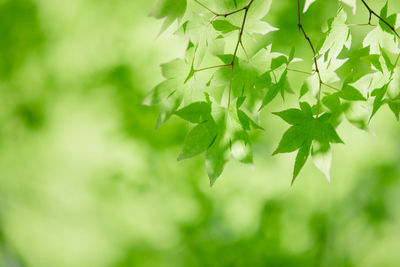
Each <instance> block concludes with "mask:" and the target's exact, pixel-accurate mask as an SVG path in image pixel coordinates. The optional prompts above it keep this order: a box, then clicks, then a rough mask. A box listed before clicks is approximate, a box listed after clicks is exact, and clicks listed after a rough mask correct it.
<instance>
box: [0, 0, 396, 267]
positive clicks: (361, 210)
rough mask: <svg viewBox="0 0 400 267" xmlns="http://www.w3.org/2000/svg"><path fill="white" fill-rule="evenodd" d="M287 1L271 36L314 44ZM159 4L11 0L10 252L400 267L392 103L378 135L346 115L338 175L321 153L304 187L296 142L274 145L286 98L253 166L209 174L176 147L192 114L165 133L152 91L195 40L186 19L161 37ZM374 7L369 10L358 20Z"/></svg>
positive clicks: (5, 137)
mask: <svg viewBox="0 0 400 267" xmlns="http://www.w3.org/2000/svg"><path fill="white" fill-rule="evenodd" d="M275 2H276V3H274V5H273V7H272V10H271V15H270V16H271V17H270V19H269V22H270V23H271V25H274V26H276V27H279V28H280V29H282V30H281V31H279V32H276V33H275V34H274V35H271V36H272V37H269V38H270V39H271V40H274V46H273V49H276V50H283V51H282V52H285V53H288V52H289V51H290V48H291V46H292V45H293V44H295V45H296V46H297V47H298V49H297V51H298V53H299V54H300V55H303V56H304V57H309V56H310V55H311V54H310V51H309V47H307V46H306V45H304V39H303V37H302V36H301V34H300V33H299V31H298V30H297V28H296V23H297V21H296V7H295V5H294V4H293V1H292V0H280V1H275ZM323 2H325V1H323V0H319V1H316V2H315V3H314V4H313V5H312V6H311V7H310V10H309V11H308V12H307V15H306V16H305V18H304V22H303V24H304V25H305V27H308V29H309V31H310V35H311V36H312V38H314V39H318V37H319V34H318V31H319V27H320V22H321V21H323V20H324V19H326V18H327V17H331V16H334V14H332V12H334V10H336V9H335V7H336V4H334V3H332V4H330V6H329V5H324V4H323ZM332 2H334V1H332ZM370 2H374V4H373V6H374V7H381V6H382V4H383V2H384V1H370ZM152 4H153V1H139V0H131V1H122V0H118V1H116V0H68V1H54V0H37V1H32V0H0V93H1V97H0V266H7V267H11V266H12V267H14V266H33V267H46V266H54V267H64V266H65V267H80V266H82V267H91V266H95V267H102V266H140V267H141V266H149V267H153V266H173V267H175V266H285V267H287V266H362V267H366V266H371V267H372V266H399V262H400V254H399V253H398V251H400V242H399V240H400V227H399V225H400V208H399V205H398V203H399V201H400V169H399V167H400V139H399V136H400V127H399V123H398V122H396V120H395V118H394V116H393V114H392V113H391V112H390V111H389V110H388V108H387V107H385V108H383V109H382V110H380V111H379V113H378V114H377V115H376V117H375V118H374V120H373V121H372V123H371V128H372V130H373V131H374V133H375V136H374V135H371V134H369V133H366V132H363V131H360V130H358V129H356V128H355V127H353V126H351V125H350V124H349V123H345V124H343V125H342V126H341V127H340V128H339V130H338V132H339V134H340V136H341V138H342V139H343V141H344V142H345V145H335V146H334V147H333V153H334V159H333V169H332V182H331V183H330V184H329V183H328V182H327V181H326V179H325V177H324V175H323V174H321V173H320V172H319V171H318V170H316V168H315V167H314V166H313V164H312V162H311V161H309V162H307V164H306V165H305V168H304V169H303V171H302V173H301V174H300V175H299V177H298V179H297V181H296V183H295V185H294V187H290V182H291V179H292V171H293V164H294V157H295V155H294V154H291V155H278V156H274V157H271V154H272V152H273V151H274V150H275V149H276V146H277V144H278V142H279V139H280V136H281V135H282V133H283V132H284V130H285V129H287V127H288V125H287V124H285V123H284V122H283V121H282V120H280V119H279V118H278V117H276V116H272V115H271V114H270V112H271V111H279V110H282V101H281V99H276V100H275V101H274V102H273V104H272V105H271V106H270V107H268V109H266V110H264V111H263V118H262V125H261V126H262V127H264V128H265V131H259V132H258V133H257V134H256V136H254V137H253V138H254V140H255V142H254V152H255V153H254V159H255V164H254V166H249V165H243V164H240V163H237V162H234V161H231V162H230V163H229V164H228V166H227V167H226V169H225V171H224V173H223V174H222V176H221V178H220V179H219V180H218V181H217V182H216V184H215V186H214V187H213V188H210V187H209V181H208V178H207V175H206V172H205V170H204V166H203V164H204V160H203V158H200V157H199V158H195V159H191V160H186V161H179V162H178V161H176V159H177V157H178V155H179V151H180V147H181V145H182V143H183V140H184V138H185V135H186V133H187V132H188V129H189V127H188V125H186V124H185V123H184V122H183V121H182V120H180V119H179V118H176V117H174V118H173V119H172V120H171V121H170V122H168V123H167V124H166V125H163V126H162V127H161V128H160V129H159V130H158V131H155V130H154V126H155V123H156V118H157V108H149V107H143V106H141V105H140V103H141V101H142V99H143V97H144V95H145V94H146V93H147V92H148V91H149V90H150V89H151V88H152V87H154V86H155V85H156V84H158V83H159V82H160V81H161V80H162V78H161V73H160V69H159V65H160V64H161V63H164V62H167V61H170V60H172V59H173V58H175V57H178V56H181V55H182V52H183V50H184V48H185V43H183V42H182V40H181V39H179V38H177V37H173V36H172V32H173V30H172V29H169V30H167V32H166V33H164V34H162V35H161V36H159V37H157V35H158V33H159V29H160V27H161V25H162V22H161V21H157V20H156V19H154V18H151V17H148V14H149V13H150V11H151V6H152ZM390 4H391V10H392V11H397V12H399V11H400V4H399V3H397V1H390ZM332 6H333V7H334V8H333V9H332ZM346 10H347V11H348V13H349V16H352V15H351V11H350V9H346ZM367 17H368V14H367V13H366V12H365V10H364V9H362V8H359V11H358V13H357V16H356V17H352V18H351V21H353V22H354V23H356V22H360V21H362V22H365V20H367ZM360 31H361V32H363V29H360ZM359 35H360V36H361V34H359ZM355 38H357V37H355ZM358 39H360V37H358ZM358 39H357V40H358ZM310 64H311V61H309V62H305V63H302V64H300V65H299V66H300V67H301V66H308V67H309V66H310ZM305 68H306V67H305ZM303 79H304V75H302V74H294V75H292V82H293V86H294V87H295V88H299V86H300V85H301V81H302V80H303ZM290 101H292V102H290ZM290 101H289V103H294V102H295V101H296V99H295V97H292V100H290ZM287 106H288V104H285V107H287Z"/></svg>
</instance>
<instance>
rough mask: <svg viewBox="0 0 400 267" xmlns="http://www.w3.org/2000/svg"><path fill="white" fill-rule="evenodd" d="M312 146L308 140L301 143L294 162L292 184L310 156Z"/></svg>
mask: <svg viewBox="0 0 400 267" xmlns="http://www.w3.org/2000/svg"><path fill="white" fill-rule="evenodd" d="M310 148H311V141H310V140H306V141H305V142H304V143H303V144H302V145H301V147H300V149H299V152H298V153H297V156H296V161H295V164H294V171H293V179H292V185H293V183H294V181H295V180H296V178H297V176H298V175H299V173H300V171H301V169H302V168H303V166H304V164H305V163H306V162H307V159H308V156H309V155H310Z"/></svg>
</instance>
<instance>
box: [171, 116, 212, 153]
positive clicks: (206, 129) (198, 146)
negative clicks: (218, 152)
mask: <svg viewBox="0 0 400 267" xmlns="http://www.w3.org/2000/svg"><path fill="white" fill-rule="evenodd" d="M216 134H217V130H216V125H215V122H214V121H213V120H209V121H206V122H203V123H200V124H198V125H197V126H195V127H194V128H193V129H192V130H191V131H190V132H189V134H188V135H187V136H186V139H185V142H184V143H183V147H182V151H181V153H180V155H179V157H178V160H184V159H188V158H192V157H194V156H197V155H199V154H201V153H203V152H205V151H206V150H207V149H208V148H209V147H210V145H211V144H212V143H213V141H214V140H215V137H216Z"/></svg>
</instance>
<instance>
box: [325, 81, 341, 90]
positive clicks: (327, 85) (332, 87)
mask: <svg viewBox="0 0 400 267" xmlns="http://www.w3.org/2000/svg"><path fill="white" fill-rule="evenodd" d="M322 84H323V85H325V86H326V87H329V88H331V89H333V90H335V91H338V92H340V91H341V90H340V89H338V88H336V87H334V86H332V85H330V84H327V83H324V82H323V83H322Z"/></svg>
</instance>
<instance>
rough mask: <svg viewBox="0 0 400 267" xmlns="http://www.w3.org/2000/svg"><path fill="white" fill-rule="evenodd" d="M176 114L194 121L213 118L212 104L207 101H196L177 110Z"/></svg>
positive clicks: (198, 121)
mask: <svg viewBox="0 0 400 267" xmlns="http://www.w3.org/2000/svg"><path fill="white" fill-rule="evenodd" d="M175 115H177V116H179V117H181V118H182V119H184V120H186V121H189V122H192V123H201V122H204V121H206V120H211V119H212V117H211V104H210V103H207V102H195V103H192V104H190V105H189V106H186V107H184V108H182V109H180V110H178V111H176V112H175Z"/></svg>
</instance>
